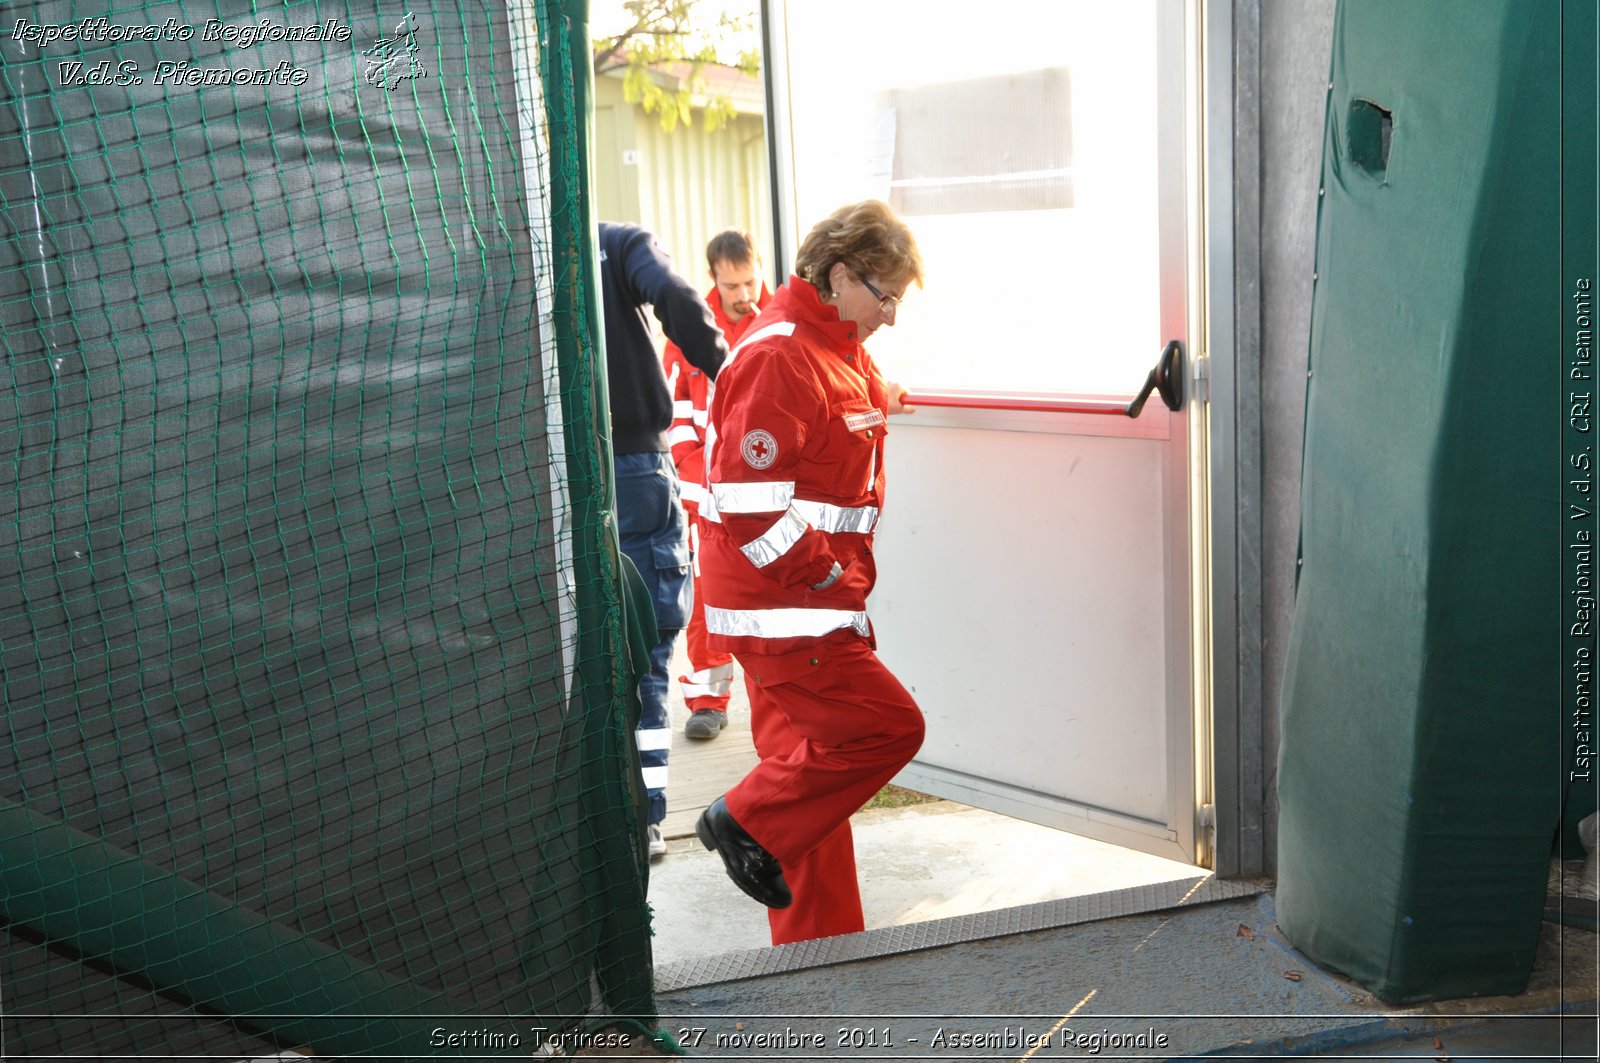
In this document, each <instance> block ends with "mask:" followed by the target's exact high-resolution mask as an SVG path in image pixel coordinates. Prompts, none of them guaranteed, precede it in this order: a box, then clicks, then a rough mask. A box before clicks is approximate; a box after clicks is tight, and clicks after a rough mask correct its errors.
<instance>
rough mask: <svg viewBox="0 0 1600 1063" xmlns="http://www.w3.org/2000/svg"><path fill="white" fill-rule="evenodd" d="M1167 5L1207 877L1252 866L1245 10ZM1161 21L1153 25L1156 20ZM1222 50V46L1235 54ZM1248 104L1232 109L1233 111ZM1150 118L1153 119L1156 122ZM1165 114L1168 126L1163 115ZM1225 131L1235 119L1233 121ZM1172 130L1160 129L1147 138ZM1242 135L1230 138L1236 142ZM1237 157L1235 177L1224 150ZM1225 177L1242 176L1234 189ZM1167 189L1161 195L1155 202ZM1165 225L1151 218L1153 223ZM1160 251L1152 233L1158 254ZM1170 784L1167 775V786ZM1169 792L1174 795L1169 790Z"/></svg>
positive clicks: (788, 158) (779, 203)
mask: <svg viewBox="0 0 1600 1063" xmlns="http://www.w3.org/2000/svg"><path fill="white" fill-rule="evenodd" d="M1160 2H1162V3H1166V4H1178V5H1181V7H1182V9H1183V20H1182V22H1183V38H1184V39H1183V41H1182V45H1181V47H1182V49H1183V51H1182V54H1183V56H1184V57H1185V62H1184V64H1183V68H1182V69H1183V73H1182V74H1181V75H1180V80H1181V84H1182V90H1183V91H1184V92H1185V93H1186V96H1185V98H1184V102H1183V104H1182V107H1181V118H1179V119H1178V120H1177V123H1178V125H1179V126H1181V131H1180V132H1181V136H1182V137H1183V143H1184V147H1183V149H1182V150H1183V152H1184V157H1185V160H1186V162H1185V166H1184V168H1183V175H1184V176H1183V181H1182V185H1183V187H1182V189H1181V191H1180V192H1179V193H1178V194H1180V195H1181V196H1182V199H1183V202H1184V205H1185V216H1186V222H1185V224H1186V233H1185V239H1184V241H1183V246H1184V248H1185V250H1184V255H1185V258H1186V268H1185V275H1186V277H1187V283H1188V287H1189V292H1188V298H1187V300H1186V302H1187V308H1188V313H1187V316H1188V318H1189V321H1188V322H1187V325H1186V328H1185V334H1186V335H1187V336H1188V337H1189V355H1190V357H1189V359H1188V365H1187V367H1186V374H1187V379H1186V381H1185V384H1186V389H1185V390H1186V394H1188V395H1192V396H1194V398H1192V399H1190V402H1189V407H1188V408H1189V410H1190V411H1191V412H1192V413H1193V414H1194V416H1191V417H1188V418H1186V420H1187V422H1188V429H1189V433H1190V448H1189V449H1190V460H1189V463H1188V464H1189V471H1190V475H1191V478H1192V479H1191V499H1190V505H1191V509H1192V510H1193V517H1192V519H1191V524H1190V528H1191V530H1192V532H1193V534H1192V536H1191V564H1192V566H1193V568H1192V578H1191V579H1190V581H1189V585H1190V587H1191V589H1192V590H1191V630H1192V637H1191V647H1190V653H1191V658H1190V669H1189V672H1190V675H1191V678H1192V684H1193V689H1192V697H1191V699H1190V701H1191V704H1192V706H1193V713H1192V716H1191V718H1190V720H1189V721H1188V723H1189V726H1191V727H1192V746H1193V749H1194V758H1193V768H1192V771H1193V774H1192V777H1191V779H1190V780H1189V784H1188V785H1189V787H1190V790H1189V792H1192V793H1194V794H1195V797H1196V801H1195V804H1196V808H1195V824H1194V835H1193V838H1192V839H1191V845H1190V848H1191V849H1192V851H1193V852H1194V854H1195V862H1196V863H1198V864H1201V865H1204V866H1211V867H1213V868H1214V870H1216V871H1217V873H1218V874H1221V875H1241V874H1254V873H1259V872H1260V871H1261V870H1262V868H1263V865H1264V851H1263V849H1264V846H1263V837H1264V822H1265V778H1264V776H1265V763H1264V749H1263V734H1262V724H1263V720H1262V712H1263V711H1264V708H1263V701H1264V696H1263V695H1264V691H1262V690H1261V688H1260V682H1261V652H1262V647H1261V644H1260V637H1259V636H1260V630H1261V622H1262V617H1261V596H1260V588H1261V574H1260V546H1261V541H1260V528H1259V519H1258V518H1259V512H1260V497H1261V492H1260V483H1259V475H1260V432H1259V422H1260V394H1259V374H1258V372H1257V371H1256V370H1258V368H1259V367H1256V369H1252V368H1251V367H1250V366H1248V365H1242V364H1240V362H1239V360H1238V357H1237V347H1238V346H1239V345H1240V344H1243V345H1244V346H1245V347H1247V348H1249V349H1255V348H1254V347H1253V346H1252V341H1256V340H1258V339H1259V337H1258V334H1257V333H1258V330H1257V329H1256V327H1255V326H1254V325H1253V324H1252V322H1253V321H1255V320H1256V318H1255V316H1253V315H1252V313H1251V310H1252V308H1253V307H1256V306H1257V304H1256V302H1255V299H1256V281H1257V280H1258V278H1259V263H1258V261H1257V260H1256V259H1255V258H1253V257H1251V256H1252V255H1253V254H1254V253H1256V252H1258V250H1259V223H1258V221H1257V220H1256V219H1254V218H1252V217H1251V216H1250V210H1251V209H1252V207H1253V205H1256V204H1258V202H1259V195H1258V180H1257V178H1258V176H1259V175H1258V174H1257V173H1255V171H1254V170H1253V169H1252V168H1251V166H1250V163H1251V161H1252V160H1254V159H1255V158H1256V157H1257V156H1256V155H1255V154H1254V149H1255V148H1256V146H1257V143H1258V142H1257V140H1256V138H1257V136H1258V134H1259V122H1258V118H1257V115H1256V112H1255V109H1254V108H1255V104H1256V99H1255V95H1256V88H1257V86H1258V84H1259V77H1258V72H1257V71H1255V70H1253V69H1251V68H1250V66H1249V63H1250V62H1251V61H1253V60H1254V58H1255V57H1256V56H1257V53H1258V45H1259V10H1260V9H1259V0H1160ZM785 6H786V0H761V17H762V30H763V39H764V43H765V49H766V50H765V64H764V68H765V78H766V84H767V141H768V144H769V145H770V156H769V158H770V165H771V188H772V210H773V233H774V242H775V248H774V257H775V260H776V263H775V264H781V265H783V266H787V264H788V263H790V262H791V261H792V259H793V255H794V253H795V249H796V246H797V239H798V237H797V234H798V222H797V219H796V217H795V214H796V211H795V202H796V193H795V188H794V178H793V174H794V169H793V155H792V124H791V120H790V115H789V111H788V103H787V93H786V92H785V91H783V89H782V88H781V87H780V86H784V85H786V84H787V81H788V76H789V73H788V62H787V49H786V44H785V40H784V29H783V27H784V9H785ZM1167 21H1168V20H1163V24H1166V23H1167ZM1236 41H1237V45H1236ZM1243 104H1248V105H1249V106H1248V107H1246V109H1245V111H1244V112H1243V113H1239V112H1238V108H1239V107H1240V106H1241V105H1243ZM1164 113H1165V112H1164ZM1169 120H1170V119H1169ZM1236 122H1237V124H1236ZM1170 135H1172V133H1171V131H1164V132H1163V136H1170ZM1241 138H1242V140H1241ZM1239 149H1244V154H1243V156H1242V158H1241V159H1240V164H1241V165H1240V168H1239V171H1238V173H1237V175H1236V172H1235V154H1236V151H1237V150H1239ZM1236 179H1247V186H1246V187H1245V188H1243V189H1240V188H1239V187H1238V186H1237V185H1236ZM1167 194H1168V192H1167V191H1165V190H1164V191H1163V197H1164V198H1165V197H1166V195H1167ZM1163 229H1164V230H1165V224H1163ZM1166 246H1167V241H1166V239H1165V238H1163V247H1166ZM1174 782H1179V780H1177V779H1169V784H1170V783H1174ZM1174 792H1176V791H1174Z"/></svg>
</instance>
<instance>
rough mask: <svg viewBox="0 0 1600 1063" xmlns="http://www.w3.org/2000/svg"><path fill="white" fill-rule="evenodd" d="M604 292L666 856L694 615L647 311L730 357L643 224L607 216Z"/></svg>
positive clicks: (710, 353)
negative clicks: (649, 623)
mask: <svg viewBox="0 0 1600 1063" xmlns="http://www.w3.org/2000/svg"><path fill="white" fill-rule="evenodd" d="M600 290H601V298H602V301H603V303H604V309H605V345H606V387H607V389H608V390H609V392H610V400H611V450H612V455H613V459H614V461H615V470H616V491H617V529H618V534H619V535H620V537H621V539H622V550H623V552H624V553H625V554H627V555H628V557H629V558H630V559H631V560H632V561H633V563H634V566H635V567H636V568H637V569H638V570H639V574H640V575H641V576H642V577H644V581H645V583H646V584H647V585H649V587H650V592H651V597H652V598H653V599H654V601H655V606H656V627H657V628H658V629H659V631H660V635H661V641H660V642H659V643H657V644H656V647H655V649H654V650H653V651H652V652H651V654H650V671H649V673H648V674H647V675H646V676H645V677H644V679H642V680H641V681H640V683H639V700H640V702H641V703H642V713H641V716H640V720H639V730H638V732H637V738H638V743H639V758H640V761H641V763H642V764H643V766H644V784H645V789H646V790H648V791H649V794H650V812H649V844H650V858H651V859H656V858H657V857H660V856H662V855H665V853H666V851H667V844H666V840H665V839H664V838H663V837H662V834H661V821H662V820H663V819H664V818H665V817H666V814H667V795H666V788H667V751H668V750H669V748H670V747H671V745H672V725H671V722H670V721H669V720H668V717H667V690H668V686H669V676H670V667H671V661H672V646H673V643H674V642H675V641H676V639H677V637H678V632H679V631H680V630H681V629H682V628H683V626H684V625H685V624H686V623H688V619H689V608H690V605H691V603H692V599H691V597H690V595H691V594H692V593H693V592H692V588H691V584H690V580H689V539H688V527H687V524H686V523H685V520H684V515H683V506H682V505H681V504H680V502H679V500H678V474H677V470H676V469H675V468H674V467H673V464H672V455H671V453H670V448H669V447H668V445H667V428H668V427H669V426H670V425H671V423H672V395H671V394H670V393H669V392H668V391H667V378H666V374H665V373H663V372H662V369H661V353H660V351H659V350H657V348H656V344H655V336H654V334H653V331H652V329H651V327H650V317H649V314H650V312H651V310H652V308H653V309H654V312H655V316H656V318H657V319H658V320H659V321H660V322H661V328H662V331H664V332H665V333H666V334H667V338H668V339H670V340H671V341H672V342H673V343H676V344H677V345H678V346H679V347H680V348H682V350H683V353H684V355H685V357H687V358H688V359H689V362H690V364H692V365H694V366H695V367H696V368H697V369H700V370H703V371H704V372H705V373H706V374H707V375H708V376H710V377H711V378H712V379H715V378H716V375H717V370H718V369H720V368H722V362H723V360H724V359H725V358H726V357H727V356H728V345H727V343H726V342H725V341H724V340H723V338H722V330H721V329H719V328H717V322H716V319H715V318H714V317H712V314H711V308H710V307H709V306H708V305H707V304H706V301H705V298H704V297H703V296H702V295H701V294H700V292H699V291H697V290H696V289H695V287H694V285H692V284H690V283H689V282H688V281H687V280H685V279H684V278H683V277H681V276H679V275H678V273H677V271H676V270H674V269H673V267H672V259H671V258H669V257H668V256H667V253H666V252H665V251H663V250H661V246H660V245H659V244H657V243H656V238H655V237H654V236H652V235H651V234H650V233H648V232H646V231H645V230H644V229H641V228H639V227H638V226H637V225H626V224H621V223H617V222H601V223H600Z"/></svg>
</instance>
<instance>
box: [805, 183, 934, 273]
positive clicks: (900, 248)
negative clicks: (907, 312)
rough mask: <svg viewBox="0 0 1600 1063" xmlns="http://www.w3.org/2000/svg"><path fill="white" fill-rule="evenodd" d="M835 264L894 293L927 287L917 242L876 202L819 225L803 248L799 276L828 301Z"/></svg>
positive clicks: (838, 212) (848, 209)
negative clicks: (893, 289)
mask: <svg viewBox="0 0 1600 1063" xmlns="http://www.w3.org/2000/svg"><path fill="white" fill-rule="evenodd" d="M835 262H843V263H844V264H845V266H847V267H848V268H849V269H850V271H851V272H853V273H854V274H855V275H856V276H857V277H863V278H864V277H876V278H878V280H879V281H880V282H881V283H883V284H889V285H894V286H895V287H899V286H901V285H903V284H905V285H909V284H911V283H912V282H915V283H917V284H919V285H920V284H921V283H922V255H921V253H920V252H919V251H918V250H917V241H916V238H915V237H913V236H912V235H911V230H910V229H908V228H906V223H905V222H903V221H901V220H900V218H899V216H898V215H896V214H895V212H894V211H892V210H890V209H889V204H887V203H884V202H882V201H880V200H876V199H868V200H864V201H863V202H860V203H852V204H850V205H849V206H846V207H840V208H839V209H838V210H836V211H834V212H833V213H832V214H830V215H828V216H827V217H826V218H824V219H822V220H821V221H820V222H818V223H817V224H816V227H815V228H813V229H812V230H811V232H810V234H809V235H808V236H807V237H806V238H805V242H804V243H802V244H801V245H800V254H799V255H797V256H796V257H795V262H794V271H795V273H796V274H797V275H798V276H799V277H800V278H801V279H803V280H808V281H810V282H811V283H812V284H814V285H815V286H816V288H817V291H819V292H821V293H822V294H823V295H832V294H833V284H832V282H831V281H830V280H829V279H828V274H829V272H831V271H832V269H833V264H834V263H835Z"/></svg>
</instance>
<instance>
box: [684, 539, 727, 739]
mask: <svg viewBox="0 0 1600 1063" xmlns="http://www.w3.org/2000/svg"><path fill="white" fill-rule="evenodd" d="M689 544H690V546H691V548H692V549H693V550H694V568H693V569H692V575H693V577H694V607H693V608H692V609H691V610H690V611H689V624H688V626H687V627H685V628H684V632H683V633H684V639H685V641H686V642H687V644H688V645H687V646H686V647H685V649H686V650H687V651H688V655H689V674H688V675H680V676H679V677H678V688H679V690H680V691H681V692H682V694H683V704H684V705H685V707H687V708H688V709H689V711H691V712H693V711H695V710H696V709H718V710H720V711H722V712H727V711H728V699H729V697H730V696H731V694H732V691H733V654H731V653H728V652H727V651H725V650H713V649H712V648H711V647H710V646H708V645H707V644H706V643H707V641H708V636H707V635H706V605H705V595H703V594H702V593H701V592H700V517H699V514H697V513H695V512H694V511H693V510H690V511H689Z"/></svg>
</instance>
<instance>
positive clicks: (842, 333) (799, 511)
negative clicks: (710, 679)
mask: <svg viewBox="0 0 1600 1063" xmlns="http://www.w3.org/2000/svg"><path fill="white" fill-rule="evenodd" d="M888 408H889V395H888V387H887V385H886V383H885V382H884V379H883V374H882V373H880V372H879V371H878V368H877V366H876V365H875V364H874V363H873V361H872V358H871V356H870V355H868V354H867V352H866V350H865V349H864V348H863V347H862V346H861V345H860V344H859V343H858V342H856V326H855V324H854V323H853V322H846V321H840V320H839V314H838V311H837V310H835V309H834V308H833V307H831V306H828V305H826V304H824V303H823V302H822V301H821V300H820V299H818V297H817V290H816V288H814V287H812V285H811V284H809V283H807V282H806V281H803V280H801V279H800V278H798V277H790V278H789V283H788V284H786V285H784V286H783V287H782V288H781V289H779V291H778V294H777V295H776V296H775V297H774V298H773V300H772V303H771V305H770V306H768V307H767V309H766V310H765V311H764V312H763V313H762V315H761V320H760V323H759V326H758V327H757V328H756V329H754V330H753V331H752V332H750V333H748V334H747V335H746V337H745V340H744V342H743V343H742V344H741V345H740V346H739V347H738V348H737V349H736V350H735V352H734V354H733V355H732V356H731V357H730V358H729V359H728V361H727V362H726V363H724V365H723V368H722V370H721V372H720V373H719V374H718V378H717V387H716V390H715V393H714V395H713V397H712V402H711V423H710V428H709V430H708V432H707V444H706V452H707V459H706V461H707V470H706V471H707V480H708V487H709V490H710V504H709V505H706V506H703V507H702V509H701V519H702V522H703V523H702V529H701V547H700V549H701V553H700V558H701V583H702V587H703V588H704V591H705V602H706V630H707V631H708V632H709V633H710V641H711V645H712V647H713V648H720V649H726V650H729V651H731V652H734V653H741V652H742V653H767V654H780V653H791V652H793V651H796V650H800V649H804V648H806V647H808V646H814V645H815V644H816V643H817V642H818V640H828V639H838V638H851V639H853V638H862V639H866V640H867V641H868V642H869V643H870V642H871V641H872V627H871V624H870V623H869V622H868V620H867V614H866V604H867V595H868V593H869V592H871V590H872V585H873V583H874V582H875V580H876V578H877V566H876V565H875V563H874V561H873V558H872V532H873V529H874V527H875V526H876V525H877V521H878V513H879V510H880V507H881V505H882V502H883V485H884V477H883V440H884V436H885V434H886V433H887V430H888Z"/></svg>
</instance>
